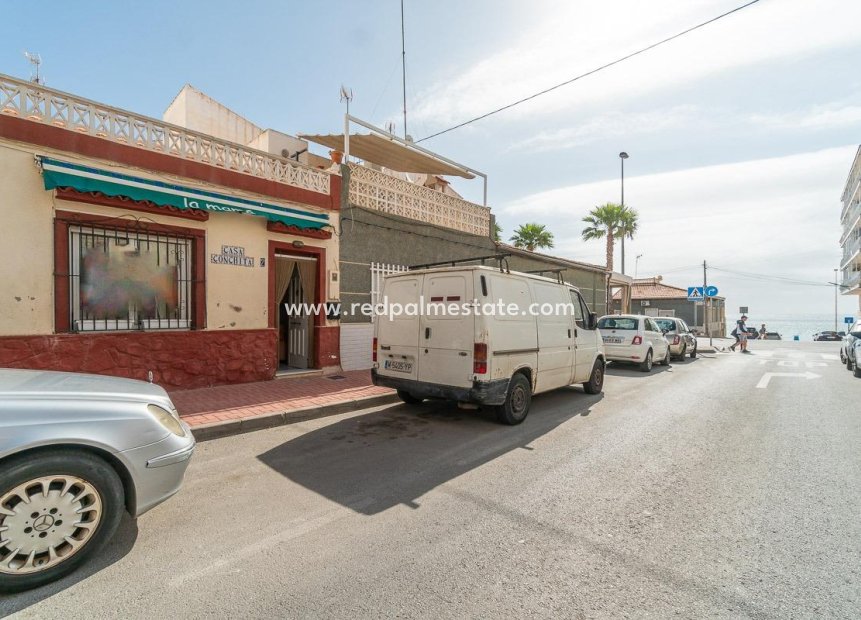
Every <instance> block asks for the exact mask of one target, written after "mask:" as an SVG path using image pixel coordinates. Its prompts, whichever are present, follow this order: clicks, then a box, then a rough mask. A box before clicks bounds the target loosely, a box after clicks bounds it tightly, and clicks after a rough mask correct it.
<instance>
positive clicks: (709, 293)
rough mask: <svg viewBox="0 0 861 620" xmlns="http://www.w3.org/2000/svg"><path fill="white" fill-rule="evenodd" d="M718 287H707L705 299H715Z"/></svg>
mask: <svg viewBox="0 0 861 620" xmlns="http://www.w3.org/2000/svg"><path fill="white" fill-rule="evenodd" d="M717 294H718V287H716V286H707V287H706V296H707V297H717Z"/></svg>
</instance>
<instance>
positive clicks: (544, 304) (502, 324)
mask: <svg viewBox="0 0 861 620" xmlns="http://www.w3.org/2000/svg"><path fill="white" fill-rule="evenodd" d="M382 299H383V303H384V304H385V305H386V306H388V308H387V309H388V310H389V311H390V312H389V316H385V315H381V316H378V317H377V319H376V322H375V327H374V341H373V342H374V344H373V346H374V351H373V357H374V368H373V369H372V370H371V374H372V377H373V382H374V384H375V385H382V386H387V387H391V388H394V389H396V390H397V391H398V395H399V396H400V397H401V399H402V400H403V401H404V402H406V403H410V404H415V403H419V402H421V401H422V400H423V399H425V398H442V399H446V400H455V401H457V402H458V403H474V404H478V405H488V406H493V407H495V408H496V414H497V418H498V419H499V421H500V422H503V423H505V424H519V423H520V422H522V421H523V420H524V418H526V414H527V413H528V411H529V405H530V402H531V400H532V395H533V394H538V393H541V392H546V391H548V390H552V389H555V388H559V387H562V386H566V385H570V384H572V383H582V384H583V386H584V388H585V390H586V392H587V393H589V394H597V393H599V392H601V390H602V388H603V384H604V365H605V358H604V347H603V342H602V340H601V335H600V333H599V332H598V329H597V316H596V315H595V314H594V313H593V312H590V311H589V307H588V306H587V305H586V302H585V301H584V300H583V297H582V296H581V295H580V292H579V291H578V290H577V289H576V288H574V287H573V286H569V285H567V284H563V283H560V282H557V281H555V280H551V279H549V278H543V277H540V276H535V275H530V274H525V273H516V272H515V273H508V272H503V271H500V270H499V269H494V268H491V267H478V266H474V267H446V268H439V269H424V270H420V271H408V272H404V273H399V274H393V275H390V276H387V277H386V278H385V280H384V285H383V291H382ZM455 307H459V308H460V310H458V311H457V312H453V309H454V308H455ZM383 310H386V308H383ZM397 310H402V312H400V313H397ZM412 310H418V312H413V311H412ZM441 310H443V311H441Z"/></svg>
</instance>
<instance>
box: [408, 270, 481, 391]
mask: <svg viewBox="0 0 861 620" xmlns="http://www.w3.org/2000/svg"><path fill="white" fill-rule="evenodd" d="M423 296H424V303H425V308H424V312H423V313H422V317H421V329H420V332H419V374H418V378H419V381H426V382H428V383H437V384H442V385H452V386H458V387H470V386H471V385H472V361H473V360H472V357H473V343H474V339H475V317H474V316H473V315H472V313H471V307H468V308H466V311H464V307H465V306H468V304H469V303H470V302H471V300H472V299H473V291H472V271H463V272H442V273H429V274H426V275H425V276H424V285H423ZM455 307H456V308H457V309H458V310H457V312H456V313H454V312H452V310H453V309H455Z"/></svg>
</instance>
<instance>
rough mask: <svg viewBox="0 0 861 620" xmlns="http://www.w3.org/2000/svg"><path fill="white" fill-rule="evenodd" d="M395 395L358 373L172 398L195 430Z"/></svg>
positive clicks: (184, 392)
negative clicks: (202, 426)
mask: <svg viewBox="0 0 861 620" xmlns="http://www.w3.org/2000/svg"><path fill="white" fill-rule="evenodd" d="M337 377H341V378H337ZM393 393H394V391H393V390H390V389H388V388H383V387H377V386H375V385H373V384H371V373H370V371H368V370H354V371H350V372H344V373H341V374H339V375H330V376H328V377H325V376H315V377H296V378H283V379H274V380H272V381H261V382H257V383H240V384H238V385H220V386H216V387H211V388H199V389H195V390H181V391H177V392H171V394H170V397H171V400H173V403H174V404H175V405H176V408H177V409H178V410H179V414H180V416H182V419H183V420H185V421H186V422H187V423H188V425H189V426H191V427H192V428H193V427H195V426H200V425H202V424H212V423H219V422H229V421H233V420H242V419H247V418H255V417H258V416H263V415H267V414H276V413H280V412H285V413H289V412H290V411H294V410H298V409H306V408H309V407H326V406H330V405H337V404H339V403H343V402H351V401H355V400H356V399H361V398H366V397H371V396H385V395H389V394H393Z"/></svg>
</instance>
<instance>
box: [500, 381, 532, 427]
mask: <svg viewBox="0 0 861 620" xmlns="http://www.w3.org/2000/svg"><path fill="white" fill-rule="evenodd" d="M531 403H532V386H531V385H529V381H528V380H527V379H526V377H524V376H523V375H522V374H520V373H517V374H516V375H514V376H513V377H511V381H510V382H509V384H508V394H507V395H506V397H505V403H504V404H502V405H500V406H499V407H497V408H496V419H497V420H499V422H501V423H502V424H508V425H510V426H514V425H515V424H520V423H521V422H523V420H525V419H526V414H527V413H529V405H530V404H531Z"/></svg>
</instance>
